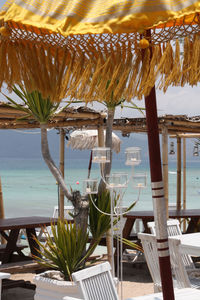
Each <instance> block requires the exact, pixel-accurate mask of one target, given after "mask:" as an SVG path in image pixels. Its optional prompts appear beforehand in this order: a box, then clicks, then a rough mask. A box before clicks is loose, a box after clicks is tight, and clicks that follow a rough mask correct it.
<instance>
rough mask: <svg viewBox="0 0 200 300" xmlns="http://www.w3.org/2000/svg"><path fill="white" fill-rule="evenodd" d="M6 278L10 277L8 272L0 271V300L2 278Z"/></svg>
mask: <svg viewBox="0 0 200 300" xmlns="http://www.w3.org/2000/svg"><path fill="white" fill-rule="evenodd" d="M8 278H10V273H3V272H0V300H1V293H2V280H3V279H8Z"/></svg>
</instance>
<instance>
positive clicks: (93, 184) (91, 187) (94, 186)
mask: <svg viewBox="0 0 200 300" xmlns="http://www.w3.org/2000/svg"><path fill="white" fill-rule="evenodd" d="M97 191H98V181H97V179H86V180H84V181H83V193H85V194H97Z"/></svg>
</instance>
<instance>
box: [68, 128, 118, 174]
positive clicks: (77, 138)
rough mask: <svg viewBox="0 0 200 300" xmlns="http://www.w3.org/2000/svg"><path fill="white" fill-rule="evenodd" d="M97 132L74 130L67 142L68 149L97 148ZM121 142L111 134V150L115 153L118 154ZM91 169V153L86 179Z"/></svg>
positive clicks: (93, 130)
mask: <svg viewBox="0 0 200 300" xmlns="http://www.w3.org/2000/svg"><path fill="white" fill-rule="evenodd" d="M104 139H105V131H104ZM98 145H99V143H98V130H95V129H90V130H74V131H73V132H72V133H71V134H70V137H69V142H68V144H67V146H68V147H71V148H72V149H78V150H86V149H87V150H91V149H93V148H95V147H98ZM120 145H121V140H120V138H119V137H118V136H117V135H116V134H115V133H114V132H113V133H112V149H113V150H114V151H115V152H116V153H119V152H120ZM91 167H92V151H91V153H90V161H89V166H88V178H89V177H90V171H91Z"/></svg>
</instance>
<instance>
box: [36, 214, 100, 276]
mask: <svg viewBox="0 0 200 300" xmlns="http://www.w3.org/2000/svg"><path fill="white" fill-rule="evenodd" d="M51 231H52V236H51V235H50V234H49V233H48V231H47V232H46V233H45V235H46V243H45V244H44V243H41V242H40V241H39V240H38V239H37V238H35V241H36V243H37V244H38V245H39V248H40V249H38V250H37V251H38V254H39V255H38V256H34V257H33V258H34V259H35V260H36V261H37V262H38V263H39V264H40V265H42V266H44V267H48V268H51V269H54V270H58V271H60V272H61V273H62V274H63V276H64V279H65V280H68V281H69V280H72V278H71V274H72V273H73V272H76V271H78V270H80V269H83V268H84V267H85V264H86V262H87V260H88V258H89V256H90V255H91V253H92V252H93V251H94V249H95V248H96V246H97V244H98V242H94V243H93V245H92V246H91V247H89V248H87V247H86V246H87V243H88V242H89V234H88V232H87V231H85V230H83V229H82V228H80V227H78V228H77V226H76V224H75V223H73V224H72V223H70V222H69V223H68V222H67V221H66V220H61V219H58V222H57V225H55V224H51Z"/></svg>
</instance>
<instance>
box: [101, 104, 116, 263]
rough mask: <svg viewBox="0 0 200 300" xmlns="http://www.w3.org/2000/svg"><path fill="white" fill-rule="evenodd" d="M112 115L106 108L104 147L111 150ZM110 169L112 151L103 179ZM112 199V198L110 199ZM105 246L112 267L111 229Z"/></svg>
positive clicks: (111, 109) (102, 184)
mask: <svg viewBox="0 0 200 300" xmlns="http://www.w3.org/2000/svg"><path fill="white" fill-rule="evenodd" d="M114 114H115V108H109V107H108V117H107V120H106V140H105V146H106V147H108V148H110V149H111V150H112V126H113V120H114ZM111 167H112V151H110V162H109V163H106V164H105V168H104V174H103V176H104V178H106V176H107V175H109V174H110V170H111ZM105 189H106V185H105V183H104V182H103V180H101V182H100V184H99V191H98V192H99V193H102V192H103V191H105ZM111 198H112V197H111ZM106 245H107V255H108V261H109V262H110V264H111V265H112V256H113V249H112V247H113V246H112V245H113V243H112V232H111V229H109V230H108V231H107V233H106Z"/></svg>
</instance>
